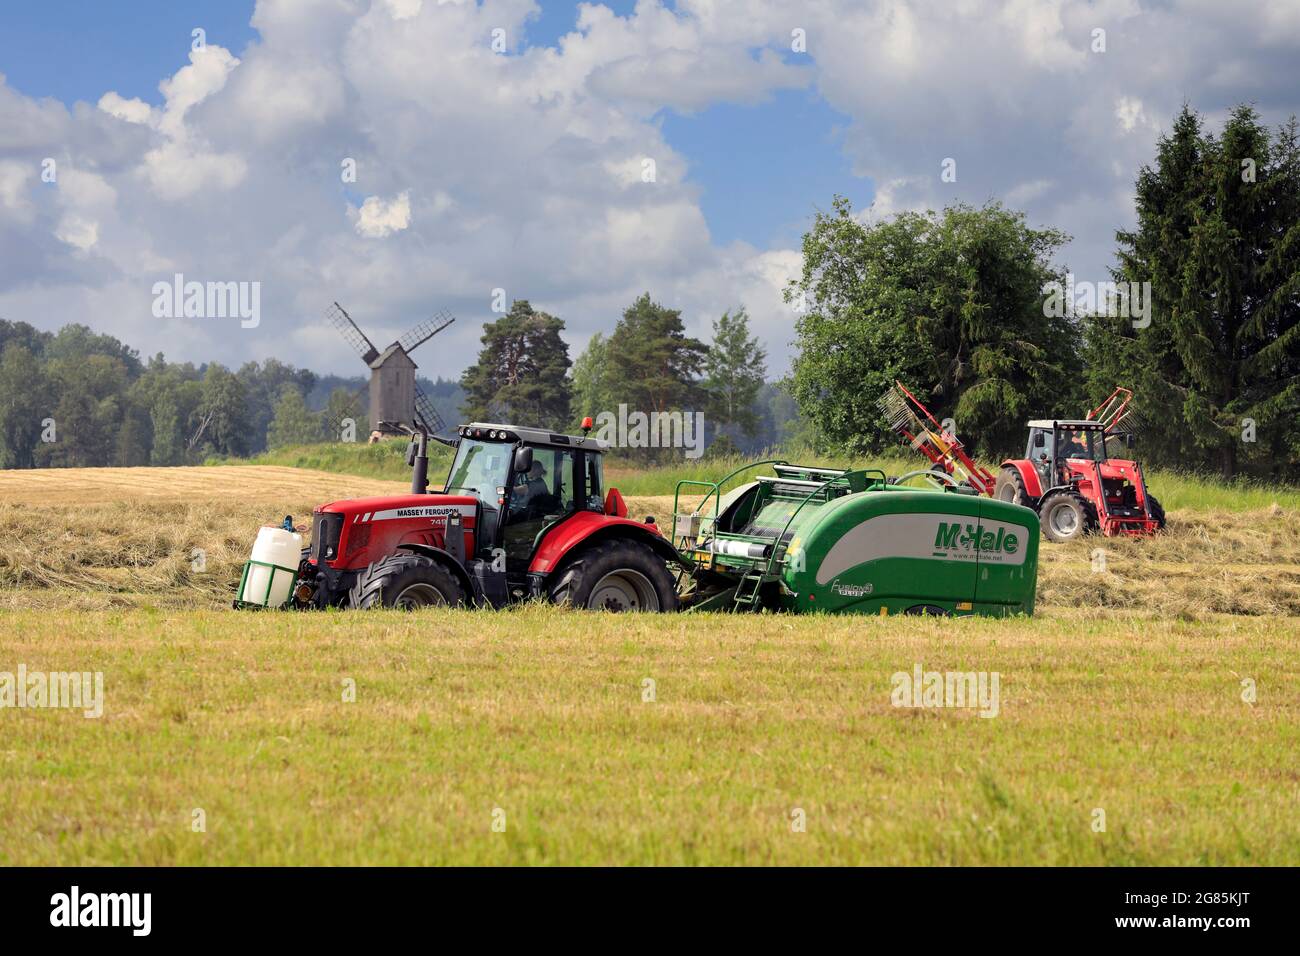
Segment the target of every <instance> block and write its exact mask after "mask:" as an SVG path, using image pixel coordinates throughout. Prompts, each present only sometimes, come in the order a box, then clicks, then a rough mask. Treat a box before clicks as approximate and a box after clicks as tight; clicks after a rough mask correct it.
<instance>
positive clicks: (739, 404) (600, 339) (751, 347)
mask: <svg viewBox="0 0 1300 956" xmlns="http://www.w3.org/2000/svg"><path fill="white" fill-rule="evenodd" d="M563 330H564V322H563V321H562V320H560V319H559V318H557V317H555V316H553V315H550V314H548V313H546V312H540V311H538V310H536V309H534V308H533V307H532V305H531V304H529V302H527V301H526V300H523V299H520V300H517V301H515V302H514V303H513V305H512V306H511V309H510V311H509V312H508V313H507V314H506V315H504V316H502V317H501V318H500V319H497V320H495V321H493V322H489V323H487V324H486V325H485V326H484V327H483V336H482V339H481V340H480V341H481V342H482V345H483V348H482V350H481V351H480V352H479V356H478V361H477V362H476V363H475V364H474V365H472V366H471V367H470V368H469V369H467V370H466V371H465V374H464V376H463V377H462V378H461V386H462V387H463V388H464V390H465V395H466V402H465V406H464V412H465V414H464V417H465V418H468V419H476V420H480V421H503V422H504V421H510V422H528V423H535V424H538V425H541V426H543V427H546V428H554V429H565V430H570V431H571V430H572V429H573V428H574V427H575V426H576V424H577V423H578V422H579V421H580V420H581V419H582V418H584V417H587V416H591V417H593V418H595V419H596V420H597V427H598V429H599V427H600V422H601V421H602V419H601V417H600V416H602V415H606V416H608V418H607V419H604V420H614V419H617V420H619V421H620V422H622V421H626V419H627V417H628V416H629V415H631V416H635V415H638V414H640V415H645V416H647V417H648V416H652V415H655V414H656V413H658V414H665V413H668V414H674V413H675V414H677V415H691V416H695V415H698V416H699V421H701V422H702V426H701V428H702V434H700V435H697V434H694V433H692V434H690V435H689V436H688V437H689V438H690V439H691V440H692V441H699V442H700V443H701V444H702V445H703V444H707V445H708V446H709V448H710V451H711V452H712V453H714V454H718V453H724V452H734V451H737V450H752V449H754V448H755V447H767V446H771V445H775V444H779V443H781V442H783V441H788V440H790V439H791V438H792V437H793V434H792V431H793V429H795V428H797V420H798V415H797V410H796V408H795V406H794V403H793V401H792V400H791V399H790V398H789V395H788V394H787V393H785V392H784V391H782V390H781V389H778V388H777V387H775V386H773V385H771V384H769V383H767V382H766V381H765V379H766V376H767V353H766V351H765V350H764V348H763V346H762V345H761V344H760V343H759V341H758V339H757V337H756V336H754V335H753V334H752V333H751V331H750V327H749V316H748V315H747V314H746V312H745V309H744V308H743V307H739V308H737V309H735V310H734V311H728V312H724V313H723V314H722V315H721V316H719V317H718V318H717V319H716V320H715V321H714V322H713V328H712V333H713V334H712V340H711V342H709V343H705V342H704V341H702V340H700V339H696V338H692V337H691V336H688V335H687V334H686V330H685V325H684V323H683V322H682V316H681V312H680V311H679V310H677V309H671V308H668V307H666V306H664V305H661V304H659V303H657V302H654V301H653V300H652V299H651V297H650V294H649V293H646V294H644V295H642V296H641V297H640V298H638V299H637V300H636V301H635V302H633V303H632V304H631V305H629V306H628V307H627V308H626V309H625V310H624V311H623V314H622V317H621V318H620V319H619V320H618V322H617V323H616V324H615V326H614V328H613V330H612V331H611V332H610V333H609V334H608V335H605V334H603V333H599V332H598V333H596V334H595V335H594V336H592V338H591V339H590V341H589V342H588V343H587V346H586V348H585V349H584V350H583V352H582V353H581V354H580V355H579V356H578V358H577V360H576V361H573V360H571V359H570V357H569V346H568V343H567V342H565V341H564V339H563V337H562V336H561V334H560V333H561V332H562V331H563ZM622 449H623V450H624V452H626V453H630V454H639V455H640V456H641V457H647V458H653V457H659V456H661V455H662V454H663V452H662V451H661V450H660V449H656V448H647V447H645V446H641V447H637V445H636V443H635V441H634V442H633V444H632V445H631V446H628V445H623V446H622Z"/></svg>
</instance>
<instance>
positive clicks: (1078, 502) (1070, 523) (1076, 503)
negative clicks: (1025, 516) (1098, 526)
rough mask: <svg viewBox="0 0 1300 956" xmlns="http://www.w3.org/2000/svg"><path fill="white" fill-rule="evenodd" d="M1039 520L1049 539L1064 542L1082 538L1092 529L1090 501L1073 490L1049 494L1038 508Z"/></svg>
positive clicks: (1058, 542)
mask: <svg viewBox="0 0 1300 956" xmlns="http://www.w3.org/2000/svg"><path fill="white" fill-rule="evenodd" d="M1038 520H1039V523H1040V524H1041V525H1042V528H1043V535H1044V537H1046V538H1047V540H1048V541H1055V542H1056V543H1057V544H1064V543H1065V542H1067V541H1075V540H1077V539H1079V538H1082V537H1083V536H1084V535H1085V534H1087V533H1088V531H1089V530H1091V526H1092V521H1091V520H1090V519H1089V509H1088V503H1087V502H1086V501H1084V500H1083V496H1082V495H1078V494H1075V493H1074V492H1073V491H1058V492H1054V493H1052V494H1049V495H1047V496H1046V497H1045V498H1044V499H1043V503H1042V506H1041V507H1040V508H1039V509H1038Z"/></svg>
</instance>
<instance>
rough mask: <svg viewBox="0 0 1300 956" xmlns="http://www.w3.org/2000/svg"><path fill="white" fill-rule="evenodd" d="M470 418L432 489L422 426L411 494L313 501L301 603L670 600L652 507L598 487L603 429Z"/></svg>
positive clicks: (296, 601) (620, 605)
mask: <svg viewBox="0 0 1300 956" xmlns="http://www.w3.org/2000/svg"><path fill="white" fill-rule="evenodd" d="M583 425H584V431H583V434H582V435H560V434H555V433H553V432H550V431H546V430H543V429H537V428H521V427H519V426H516V425H498V424H484V423H482V422H474V423H472V424H469V425H464V426H462V427H461V428H459V429H458V430H457V438H456V439H455V440H453V441H447V440H445V439H438V440H439V441H444V442H445V443H447V444H451V445H453V446H454V447H455V448H456V455H455V458H454V459H453V461H452V464H451V471H450V473H449V474H448V476H447V483H446V486H445V487H444V488H443V489H442V491H441V492H438V493H433V494H429V493H428V492H427V487H428V477H427V476H428V455H427V440H428V436H427V434H426V433H425V432H424V431H423V430H421V431H418V432H417V431H413V430H411V429H409V428H408V429H405V430H406V431H408V432H410V433H411V435H412V438H411V445H410V449H409V451H408V454H407V458H408V464H410V465H412V466H413V472H412V475H413V477H412V482H411V494H409V495H391V496H383V497H376V498H354V499H350V500H345V501H334V502H330V503H329V504H325V505H321V506H320V507H318V508H316V509H315V511H314V512H313V518H312V540H311V547H310V548H309V549H304V551H303V555H302V563H301V564H300V565H299V567H298V571H297V583H296V585H295V588H294V591H293V597H292V604H293V606H297V607H328V606H340V607H355V608H368V607H379V606H382V607H399V608H416V607H423V606H427V605H452V606H455V605H471V604H480V605H491V606H493V607H501V606H503V605H506V604H511V603H514V602H518V601H523V600H527V599H529V598H538V597H540V598H545V599H549V600H551V601H554V602H557V603H567V604H573V605H576V606H579V607H587V608H604V609H608V610H614V611H623V610H646V611H675V610H677V604H678V602H677V592H676V587H675V583H676V582H675V580H674V578H673V575H672V574H671V573H670V571H669V569H668V564H667V563H668V562H670V561H675V560H678V555H677V552H676V551H675V550H674V549H673V547H672V545H671V544H670V543H669V542H668V541H667V540H666V539H665V538H664V537H663V536H662V535H661V534H660V533H659V529H658V528H657V527H656V526H655V524H654V519H653V518H647V519H646V520H645V522H639V521H633V520H631V519H629V518H628V517H627V506H626V505H625V504H624V503H623V498H622V496H621V495H620V494H619V493H618V491H617V489H614V488H609V489H606V488H605V487H604V479H603V473H602V467H601V464H602V459H603V457H604V453H605V450H606V446H605V443H604V442H602V441H600V440H598V439H595V438H590V437H588V435H587V430H589V429H590V427H591V425H590V419H588V420H587V421H585V422H584V423H583Z"/></svg>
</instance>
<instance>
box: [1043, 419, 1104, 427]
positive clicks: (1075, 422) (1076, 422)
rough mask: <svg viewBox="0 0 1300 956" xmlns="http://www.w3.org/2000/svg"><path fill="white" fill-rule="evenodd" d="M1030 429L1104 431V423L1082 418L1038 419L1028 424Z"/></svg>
mask: <svg viewBox="0 0 1300 956" xmlns="http://www.w3.org/2000/svg"><path fill="white" fill-rule="evenodd" d="M1029 427H1030V428H1096V429H1105V427H1106V423H1105V422H1099V421H1094V420H1089V419H1083V418H1039V419H1035V420H1034V421H1032V422H1030V423H1029Z"/></svg>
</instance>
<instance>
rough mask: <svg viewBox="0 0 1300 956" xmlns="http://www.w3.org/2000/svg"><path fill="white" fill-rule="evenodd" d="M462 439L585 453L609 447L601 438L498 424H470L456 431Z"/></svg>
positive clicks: (601, 450)
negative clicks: (576, 450)
mask: <svg viewBox="0 0 1300 956" xmlns="http://www.w3.org/2000/svg"><path fill="white" fill-rule="evenodd" d="M456 434H457V435H460V436H461V437H462V438H477V439H478V440H479V441H503V442H509V443H511V444H514V443H515V442H525V443H526V444H529V445H548V446H551V447H553V448H581V449H583V450H584V451H594V452H603V451H605V450H606V449H607V448H609V445H607V444H606V443H605V442H603V441H601V440H600V439H599V438H592V437H590V436H586V435H561V434H559V433H558V432H552V431H547V430H546V429H544V428H528V427H525V426H520V425H502V424H500V423H496V422H470V423H469V424H468V425H461V426H460V428H458V429H456Z"/></svg>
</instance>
